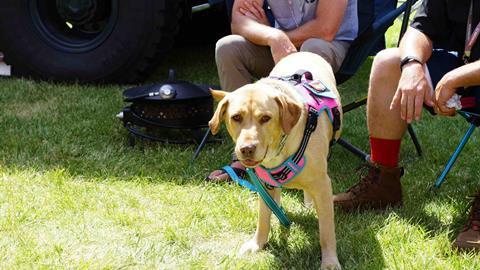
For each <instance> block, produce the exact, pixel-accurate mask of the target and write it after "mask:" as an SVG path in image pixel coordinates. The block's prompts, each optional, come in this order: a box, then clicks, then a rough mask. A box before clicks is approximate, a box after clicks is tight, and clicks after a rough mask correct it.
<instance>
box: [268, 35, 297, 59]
mask: <svg viewBox="0 0 480 270" xmlns="http://www.w3.org/2000/svg"><path fill="white" fill-rule="evenodd" d="M273 31H274V32H272V33H273V34H272V36H271V37H270V38H269V40H268V45H269V46H270V50H271V52H272V57H273V61H274V62H275V64H277V63H278V62H279V61H280V60H282V58H284V57H285V56H287V55H289V54H292V53H294V52H297V48H295V45H293V43H292V42H291V41H290V39H289V38H288V36H287V35H286V34H285V33H284V32H283V31H281V30H278V29H273Z"/></svg>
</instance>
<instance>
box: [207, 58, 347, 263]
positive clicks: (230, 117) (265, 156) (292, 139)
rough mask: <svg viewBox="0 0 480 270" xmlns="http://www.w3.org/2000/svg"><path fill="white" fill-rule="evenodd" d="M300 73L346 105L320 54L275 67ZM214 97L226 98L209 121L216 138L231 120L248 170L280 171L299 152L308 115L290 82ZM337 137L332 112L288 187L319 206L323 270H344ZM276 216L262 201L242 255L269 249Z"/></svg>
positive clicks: (276, 72) (279, 72)
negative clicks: (331, 169) (338, 226)
mask: <svg viewBox="0 0 480 270" xmlns="http://www.w3.org/2000/svg"><path fill="white" fill-rule="evenodd" d="M300 69H303V70H307V71H310V72H311V73H312V75H313V79H314V80H315V79H320V80H321V81H322V82H323V83H324V84H325V85H326V86H327V87H328V88H329V89H331V90H332V92H333V93H334V94H335V96H336V97H337V102H338V104H340V96H339V95H338V91H337V89H336V84H335V77H334V75H333V72H332V69H331V67H330V65H329V64H328V63H327V62H326V61H325V60H324V59H323V58H322V57H320V56H318V55H316V54H312V53H307V52H299V53H295V54H291V55H289V56H287V57H285V58H284V59H282V60H281V61H280V62H279V63H278V64H277V65H276V66H275V68H274V69H273V70H272V72H271V73H270V77H272V76H274V77H281V76H288V75H292V74H294V73H295V72H296V71H298V70H300ZM212 95H213V96H214V98H215V99H216V100H220V102H219V104H218V107H217V109H216V111H215V113H214V115H213V117H212V119H211V120H210V122H209V125H210V128H211V130H212V133H213V134H216V133H217V132H218V130H219V127H220V123H221V121H222V120H223V121H225V124H226V127H227V130H228V132H229V134H230V136H231V137H232V139H233V141H234V142H235V153H236V155H237V157H238V158H239V160H240V161H241V162H242V164H243V165H244V166H245V167H248V168H254V167H256V166H258V165H260V164H261V165H262V166H263V167H266V168H275V167H276V166H278V165H280V164H282V163H283V162H284V161H285V160H286V159H287V158H288V157H290V156H291V155H292V154H294V153H295V152H296V151H297V150H298V149H299V146H300V143H301V140H302V137H303V134H304V130H305V125H306V121H307V114H308V112H307V106H306V104H305V102H304V99H303V97H302V95H301V94H300V93H299V92H298V91H297V90H296V89H295V87H294V86H292V85H291V84H289V83H288V82H286V81H282V80H278V79H272V78H264V79H261V80H259V81H257V82H255V83H253V84H248V85H245V86H243V87H241V88H239V89H238V90H236V91H234V92H231V93H227V92H223V91H213V90H212ZM339 107H340V106H339ZM340 118H341V112H340ZM337 133H338V132H337ZM283 134H286V135H287V136H286V139H284V143H285V144H284V147H281V146H280V144H281V141H282V137H285V136H283ZM333 136H336V137H338V136H339V134H334V131H333V127H332V124H331V122H330V120H329V118H328V116H327V113H326V112H322V113H321V114H320V116H319V117H318V123H317V127H316V129H315V131H314V132H313V134H312V135H311V137H310V139H309V142H308V145H307V147H306V151H305V157H306V160H308V162H306V165H305V167H304V169H303V170H302V171H301V172H300V174H299V175H297V177H296V178H295V179H294V180H293V181H292V182H289V183H288V184H286V185H285V187H287V188H296V189H302V190H303V191H304V194H305V201H306V202H307V203H308V202H310V203H311V202H312V201H313V203H314V205H315V208H316V212H317V215H318V224H319V227H320V245H321V249H322V269H340V268H341V267H340V264H339V262H338V259H337V251H336V239H335V224H334V215H333V197H332V188H331V182H330V178H329V176H328V172H327V156H328V152H329V143H330V141H331V139H332V137H333ZM282 145H283V143H282ZM269 193H270V195H271V196H272V198H274V199H275V201H277V203H279V202H280V189H278V188H274V189H272V190H269ZM270 217H271V211H270V209H269V208H268V207H267V205H266V204H265V203H264V202H263V200H262V199H260V202H259V215H258V218H259V220H258V224H257V230H256V232H255V235H254V236H253V238H252V239H251V240H249V241H247V242H246V243H245V244H244V245H243V246H242V247H241V249H240V253H246V252H256V251H258V250H260V249H262V248H263V247H264V246H265V244H266V243H267V240H268V233H269V230H270Z"/></svg>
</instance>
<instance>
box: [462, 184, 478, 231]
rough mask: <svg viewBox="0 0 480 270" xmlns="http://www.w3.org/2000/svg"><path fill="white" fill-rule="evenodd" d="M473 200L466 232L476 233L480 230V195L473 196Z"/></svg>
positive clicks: (470, 205)
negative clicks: (472, 231)
mask: <svg viewBox="0 0 480 270" xmlns="http://www.w3.org/2000/svg"><path fill="white" fill-rule="evenodd" d="M470 198H471V199H473V200H472V201H471V202H470V204H469V207H470V214H469V215H468V222H467V224H466V225H465V228H464V231H466V230H469V229H472V230H474V231H479V230H480V193H478V194H476V195H475V196H471V197H470Z"/></svg>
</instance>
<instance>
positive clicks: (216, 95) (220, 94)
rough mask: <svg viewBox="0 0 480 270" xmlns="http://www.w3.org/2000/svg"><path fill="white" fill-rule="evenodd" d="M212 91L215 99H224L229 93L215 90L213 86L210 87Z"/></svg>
mask: <svg viewBox="0 0 480 270" xmlns="http://www.w3.org/2000/svg"><path fill="white" fill-rule="evenodd" d="M210 93H211V94H212V97H213V99H214V100H215V101H220V100H222V99H223V98H224V97H225V96H226V95H227V94H228V92H225V91H220V90H214V89H212V88H210Z"/></svg>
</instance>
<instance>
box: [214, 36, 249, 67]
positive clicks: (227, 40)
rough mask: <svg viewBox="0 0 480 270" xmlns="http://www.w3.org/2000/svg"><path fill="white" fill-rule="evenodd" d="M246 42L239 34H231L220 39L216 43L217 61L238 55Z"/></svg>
mask: <svg viewBox="0 0 480 270" xmlns="http://www.w3.org/2000/svg"><path fill="white" fill-rule="evenodd" d="M244 43H245V38H243V37H242V36H239V35H229V36H225V37H223V38H221V39H219V40H218V41H217V44H216V45H215V59H216V60H217V63H218V62H219V61H228V60H229V59H231V58H234V57H236V54H238V52H240V51H241V49H240V48H241V47H242V45H243V44H244Z"/></svg>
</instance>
